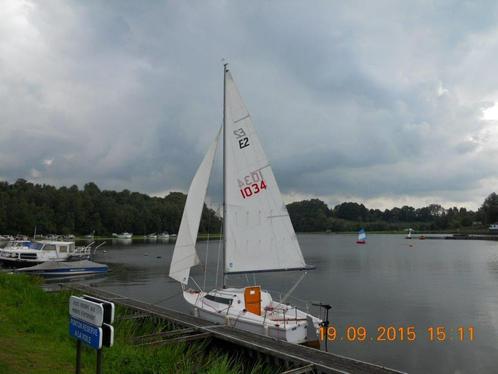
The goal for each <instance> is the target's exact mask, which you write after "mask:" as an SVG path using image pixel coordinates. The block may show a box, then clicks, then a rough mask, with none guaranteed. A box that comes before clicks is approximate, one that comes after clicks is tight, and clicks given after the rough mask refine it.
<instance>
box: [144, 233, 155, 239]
mask: <svg viewBox="0 0 498 374" xmlns="http://www.w3.org/2000/svg"><path fill="white" fill-rule="evenodd" d="M144 239H149V240H156V239H157V234H156V233H154V234H149V235H144Z"/></svg>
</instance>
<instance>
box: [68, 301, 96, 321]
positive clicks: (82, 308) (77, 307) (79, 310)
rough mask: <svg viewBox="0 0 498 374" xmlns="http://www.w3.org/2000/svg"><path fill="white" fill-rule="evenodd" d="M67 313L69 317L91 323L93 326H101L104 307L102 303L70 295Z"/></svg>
mask: <svg viewBox="0 0 498 374" xmlns="http://www.w3.org/2000/svg"><path fill="white" fill-rule="evenodd" d="M69 314H70V315H71V317H74V318H77V319H79V320H81V321H85V322H88V323H91V324H92V325H94V326H102V322H103V320H104V307H103V306H102V304H98V303H95V302H93V301H89V300H85V299H82V298H81V297H76V296H71V298H70V299H69Z"/></svg>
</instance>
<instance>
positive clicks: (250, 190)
mask: <svg viewBox="0 0 498 374" xmlns="http://www.w3.org/2000/svg"><path fill="white" fill-rule="evenodd" d="M237 181H238V183H239V188H240V194H241V195H242V197H243V198H244V199H247V198H248V197H251V196H253V195H256V194H258V193H260V192H261V191H263V190H266V182H265V180H264V179H263V175H262V173H261V170H258V171H254V172H251V173H249V175H245V176H244V177H243V178H242V179H237Z"/></svg>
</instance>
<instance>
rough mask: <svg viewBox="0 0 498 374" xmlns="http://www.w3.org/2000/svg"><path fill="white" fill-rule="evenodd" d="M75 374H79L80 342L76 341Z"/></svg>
mask: <svg viewBox="0 0 498 374" xmlns="http://www.w3.org/2000/svg"><path fill="white" fill-rule="evenodd" d="M76 374H81V340H76Z"/></svg>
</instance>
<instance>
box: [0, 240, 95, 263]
mask: <svg viewBox="0 0 498 374" xmlns="http://www.w3.org/2000/svg"><path fill="white" fill-rule="evenodd" d="M92 244H93V243H90V244H89V245H87V246H85V247H76V246H75V243H74V242H71V241H66V242H62V241H54V240H40V241H29V240H13V241H11V242H9V243H8V244H7V245H6V246H5V247H4V248H2V249H1V250H0V262H2V263H3V264H4V265H6V266H7V267H16V268H18V267H26V266H33V265H37V264H41V263H43V262H47V261H49V262H62V261H77V260H83V259H88V258H89V257H90V255H91V253H92Z"/></svg>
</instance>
